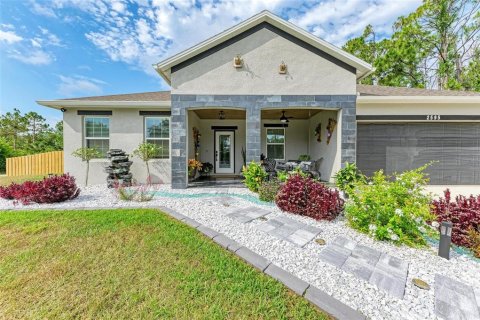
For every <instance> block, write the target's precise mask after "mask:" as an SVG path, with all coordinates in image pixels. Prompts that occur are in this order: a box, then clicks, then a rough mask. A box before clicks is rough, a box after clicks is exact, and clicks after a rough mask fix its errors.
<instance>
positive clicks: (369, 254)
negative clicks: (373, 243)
mask: <svg viewBox="0 0 480 320" xmlns="http://www.w3.org/2000/svg"><path fill="white" fill-rule="evenodd" d="M381 254H382V253H381V252H380V251H378V250H375V249H372V248H370V247H367V246H364V245H361V244H358V245H356V246H355V248H354V249H353V250H352V257H355V258H357V259H359V260H363V261H364V262H365V263H368V264H370V265H375V264H376V263H377V262H378V259H380V255H381Z"/></svg>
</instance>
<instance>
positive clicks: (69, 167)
mask: <svg viewBox="0 0 480 320" xmlns="http://www.w3.org/2000/svg"><path fill="white" fill-rule="evenodd" d="M78 109H81V110H85V109H88V108H77V109H75V108H68V110H67V111H66V112H64V113H63V139H64V158H65V172H68V173H70V174H71V175H73V176H74V177H75V178H76V180H77V183H78V184H79V185H83V184H84V183H85V172H86V163H85V162H82V161H81V160H80V159H78V158H75V157H73V156H72V152H73V151H74V150H76V149H78V148H80V147H82V146H83V143H84V136H83V118H84V117H83V116H79V115H77V110H78ZM103 110H107V109H103ZM110 110H112V109H110ZM105 117H109V118H110V148H118V149H122V150H124V151H126V152H127V153H131V152H132V151H133V150H134V149H136V148H137V146H138V145H139V144H140V143H141V142H143V139H144V133H143V128H144V117H143V116H140V115H139V109H113V110H112V115H111V116H105ZM130 160H132V161H133V165H132V167H131V172H132V174H133V178H134V179H136V180H137V181H139V182H142V183H143V182H145V181H146V177H147V174H146V168H145V164H144V163H143V162H142V161H140V160H139V159H138V158H136V157H131V158H130ZM107 163H108V161H107V160H106V159H94V160H92V161H90V174H89V178H88V183H89V184H91V185H94V184H106V177H107V174H106V173H105V172H104V170H103V168H104V166H105V165H107ZM150 173H151V176H152V180H153V182H163V183H167V184H168V183H170V182H171V177H170V174H171V163H170V159H155V160H151V161H150Z"/></svg>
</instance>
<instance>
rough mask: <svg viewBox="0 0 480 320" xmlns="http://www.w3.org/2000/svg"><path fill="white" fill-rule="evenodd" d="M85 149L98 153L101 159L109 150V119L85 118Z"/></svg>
mask: <svg viewBox="0 0 480 320" xmlns="http://www.w3.org/2000/svg"><path fill="white" fill-rule="evenodd" d="M84 125H85V129H84V132H85V147H87V148H94V149H97V150H98V151H100V153H101V154H102V158H105V157H106V156H107V151H108V149H110V119H109V118H107V117H85V118H84Z"/></svg>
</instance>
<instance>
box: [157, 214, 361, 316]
mask: <svg viewBox="0 0 480 320" xmlns="http://www.w3.org/2000/svg"><path fill="white" fill-rule="evenodd" d="M155 208H156V209H159V210H161V211H163V212H165V213H167V214H168V215H170V216H171V217H172V218H175V219H177V220H179V221H181V222H184V223H186V224H188V225H190V226H193V225H194V224H197V223H198V222H197V221H195V220H193V219H191V218H188V217H187V216H184V215H183V214H181V213H178V212H176V211H175V210H172V209H170V208H167V207H155ZM192 222H194V223H193V224H192ZM195 228H196V229H197V230H198V231H200V232H201V233H203V234H204V235H205V236H206V237H207V238H210V239H212V240H213V241H214V242H216V243H217V244H219V245H220V246H222V247H223V248H225V249H228V250H229V251H231V252H233V253H235V254H236V255H237V256H238V257H240V258H242V259H243V260H244V261H246V262H247V263H248V264H250V265H252V266H253V267H255V268H257V269H258V270H260V271H261V272H263V273H265V274H266V275H268V276H270V277H272V278H274V279H276V280H277V281H279V282H281V283H282V284H283V285H285V286H286V287H287V288H289V289H290V290H292V291H293V292H295V293H296V294H298V295H299V296H302V297H304V298H305V299H307V300H308V301H310V303H312V304H314V305H315V306H316V307H317V308H319V309H320V310H322V311H324V312H326V313H328V314H329V315H331V316H333V317H334V318H336V319H339V320H343V319H345V320H357V319H359V320H361V319H362V320H363V319H366V317H365V316H364V315H363V314H362V313H360V312H359V311H357V310H355V309H353V308H351V307H349V306H347V305H346V304H344V303H343V302H341V301H339V300H337V299H335V298H333V297H332V296H331V295H329V294H327V293H326V292H324V291H322V290H320V289H318V288H316V287H314V286H312V285H311V284H309V283H307V282H305V281H303V280H301V279H300V278H298V277H297V276H295V275H293V274H291V273H290V272H288V271H286V270H284V269H282V268H280V267H279V266H277V265H275V264H273V263H272V262H271V261H269V260H267V259H266V258H264V257H262V256H261V255H259V254H257V253H255V252H253V251H252V250H250V249H248V248H247V247H244V246H241V245H240V244H239V243H237V242H236V241H235V240H232V239H230V238H229V237H227V236H226V235H224V234H221V233H218V232H216V231H214V230H212V229H210V228H208V227H205V226H203V225H202V224H200V223H198V226H197V227H195Z"/></svg>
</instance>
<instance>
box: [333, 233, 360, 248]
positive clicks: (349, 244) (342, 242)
mask: <svg viewBox="0 0 480 320" xmlns="http://www.w3.org/2000/svg"><path fill="white" fill-rule="evenodd" d="M332 244H335V245H337V246H340V247H344V248H346V249H348V250H353V249H354V248H355V247H356V246H357V243H356V242H355V241H353V240H350V239H347V238H345V237H342V236H338V237H336V238H335V239H334V240H333V243H332Z"/></svg>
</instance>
